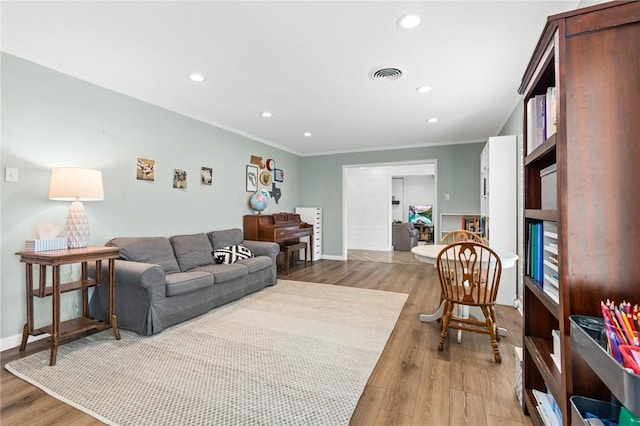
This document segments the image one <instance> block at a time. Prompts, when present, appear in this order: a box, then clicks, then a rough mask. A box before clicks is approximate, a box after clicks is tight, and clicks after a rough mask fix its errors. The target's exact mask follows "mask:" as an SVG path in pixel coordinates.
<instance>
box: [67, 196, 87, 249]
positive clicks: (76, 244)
mask: <svg viewBox="0 0 640 426" xmlns="http://www.w3.org/2000/svg"><path fill="white" fill-rule="evenodd" d="M64 230H65V233H66V235H67V238H68V240H69V248H80V247H86V246H88V245H89V220H88V219H87V216H85V214H84V206H83V205H82V203H81V202H80V201H74V202H73V203H71V207H70V208H69V213H68V214H67V223H66V225H65V227H64Z"/></svg>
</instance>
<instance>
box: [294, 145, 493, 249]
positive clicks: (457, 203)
mask: <svg viewBox="0 0 640 426" xmlns="http://www.w3.org/2000/svg"><path fill="white" fill-rule="evenodd" d="M389 144H390V145H392V144H393V141H390V142H389ZM484 144H485V142H482V143H473V144H460V145H441V146H434V147H425V148H411V149H398V150H387V151H371V152H357V153H349V154H333V155H319V156H311V157H303V158H301V159H300V161H301V170H304V173H303V174H302V176H301V182H302V188H303V190H302V193H301V196H300V201H301V202H302V204H303V205H304V206H308V207H322V209H323V210H322V219H323V224H322V226H323V230H322V231H323V247H322V251H323V254H324V255H328V256H342V253H343V247H342V204H343V203H342V167H343V166H344V165H356V164H357V165H360V164H386V163H392V162H406V161H419V160H433V159H435V160H437V173H438V176H437V186H438V188H437V191H438V213H480V195H479V194H480V183H479V180H480V152H481V151H482V148H483V146H484ZM447 193H448V194H450V200H448V201H446V200H445V194H447Z"/></svg>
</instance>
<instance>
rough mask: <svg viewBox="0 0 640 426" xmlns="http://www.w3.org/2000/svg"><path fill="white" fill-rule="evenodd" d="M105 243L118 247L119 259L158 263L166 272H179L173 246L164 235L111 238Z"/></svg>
mask: <svg viewBox="0 0 640 426" xmlns="http://www.w3.org/2000/svg"><path fill="white" fill-rule="evenodd" d="M106 245H107V246H109V247H120V259H124V260H130V261H133V262H143V263H153V264H155V265H160V267H161V268H162V269H163V270H164V272H165V273H167V274H171V273H173V272H180V267H179V266H178V262H177V261H176V257H175V256H174V255H173V248H172V247H171V243H170V242H169V239H168V238H166V237H125V238H112V239H111V240H109V241H107V244H106Z"/></svg>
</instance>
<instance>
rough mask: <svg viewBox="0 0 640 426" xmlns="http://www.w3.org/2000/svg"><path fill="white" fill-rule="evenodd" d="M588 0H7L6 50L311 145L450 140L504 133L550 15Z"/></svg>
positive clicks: (252, 132)
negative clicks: (414, 19)
mask: <svg viewBox="0 0 640 426" xmlns="http://www.w3.org/2000/svg"><path fill="white" fill-rule="evenodd" d="M578 3H579V2H578V1H577V0H574V1H557V0H556V1H477V0H476V1H467V2H460V1H422V2H401V1H376V2H363V1H357V2H345V1H332V2H328V1H319V2H309V1H285V2H271V1H258V2H244V1H241V2H203V1H200V2H163V1H160V2H149V1H146V2H80V1H75V2H51V1H47V2H7V1H3V2H2V5H1V7H2V9H1V19H2V30H1V35H2V50H3V51H5V52H7V53H10V54H13V55H16V56H19V57H22V58H24V59H28V60H31V61H33V62H37V63H39V64H42V65H44V66H47V67H49V68H53V69H55V70H58V71H61V72H64V73H67V74H70V75H72V76H75V77H78V78H81V79H83V80H86V81H90V82H92V83H95V84H98V85H100V86H103V87H106V88H108V89H111V90H115V91H117V92H120V93H123V94H126V95H129V96H132V97H134V98H137V99H140V100H143V101H146V102H149V103H152V104H155V105H158V106H161V107H164V108H167V109H169V110H172V111H175V112H178V113H181V114H184V115H186V116H189V117H193V118H195V119H198V120H201V121H204V122H207V123H210V124H213V125H216V126H219V127H222V128H225V129H228V130H232V131H234V132H237V133H240V134H243V135H246V136H249V137H251V138H253V139H256V140H258V141H261V142H265V143H268V144H270V145H274V146H277V147H279V148H283V149H285V150H287V151H290V152H292V153H295V154H299V155H313V154H325V153H336V152H347V151H363V150H375V149H388V148H400V147H414V146H426V145H439V144H447V143H460V142H469V141H481V140H486V139H487V138H488V137H489V136H493V135H496V134H497V132H499V131H500V129H501V128H502V127H503V125H504V124H505V122H506V120H507V118H508V117H509V115H510V113H511V112H512V111H513V109H514V107H515V106H516V104H517V102H518V101H519V96H518V95H517V93H516V90H517V88H518V86H519V83H520V79H521V77H522V74H523V72H524V69H525V67H526V65H527V63H528V60H529V57H530V56H531V54H532V52H533V49H534V47H535V44H536V42H537V40H538V37H539V36H540V33H541V31H542V29H543V27H544V24H545V21H546V17H547V16H548V15H551V14H554V13H558V12H563V11H567V10H571V9H574V8H575V7H576V6H577V5H578ZM408 12H417V13H419V14H420V15H421V17H422V24H421V25H420V26H419V27H418V28H415V29H412V30H403V29H400V28H398V27H397V26H396V21H397V19H398V18H399V17H400V16H401V15H403V14H405V13H408ZM378 65H392V66H401V67H402V68H403V69H404V70H405V71H406V73H405V75H404V76H403V77H402V78H400V79H399V80H396V81H373V80H371V79H370V78H369V77H368V73H369V71H370V70H371V69H372V68H374V67H376V66H378ZM192 72H199V73H202V74H204V75H205V76H206V77H207V80H206V81H205V82H204V83H199V84H198V83H193V82H191V81H190V80H189V79H188V78H187V76H188V75H189V74H190V73H192ZM420 85H429V86H432V87H433V90H432V91H431V92H429V93H424V94H423V93H418V92H416V88H417V87H418V86H420ZM265 110H268V111H270V112H272V113H273V117H271V118H269V119H266V118H263V117H261V116H260V113H261V112H262V111H265ZM430 117H438V119H439V122H438V123H436V124H429V123H427V121H426V120H427V119H428V118H430ZM305 131H310V132H312V136H311V137H304V136H302V133H303V132H305Z"/></svg>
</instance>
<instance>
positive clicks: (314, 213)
mask: <svg viewBox="0 0 640 426" xmlns="http://www.w3.org/2000/svg"><path fill="white" fill-rule="evenodd" d="M296 214H299V215H300V219H301V220H302V221H303V222H307V223H308V224H310V225H313V247H311V249H310V253H311V261H312V262H315V261H317V260H320V259H321V258H322V209H321V208H320V207H296ZM300 241H309V237H304V238H300Z"/></svg>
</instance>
